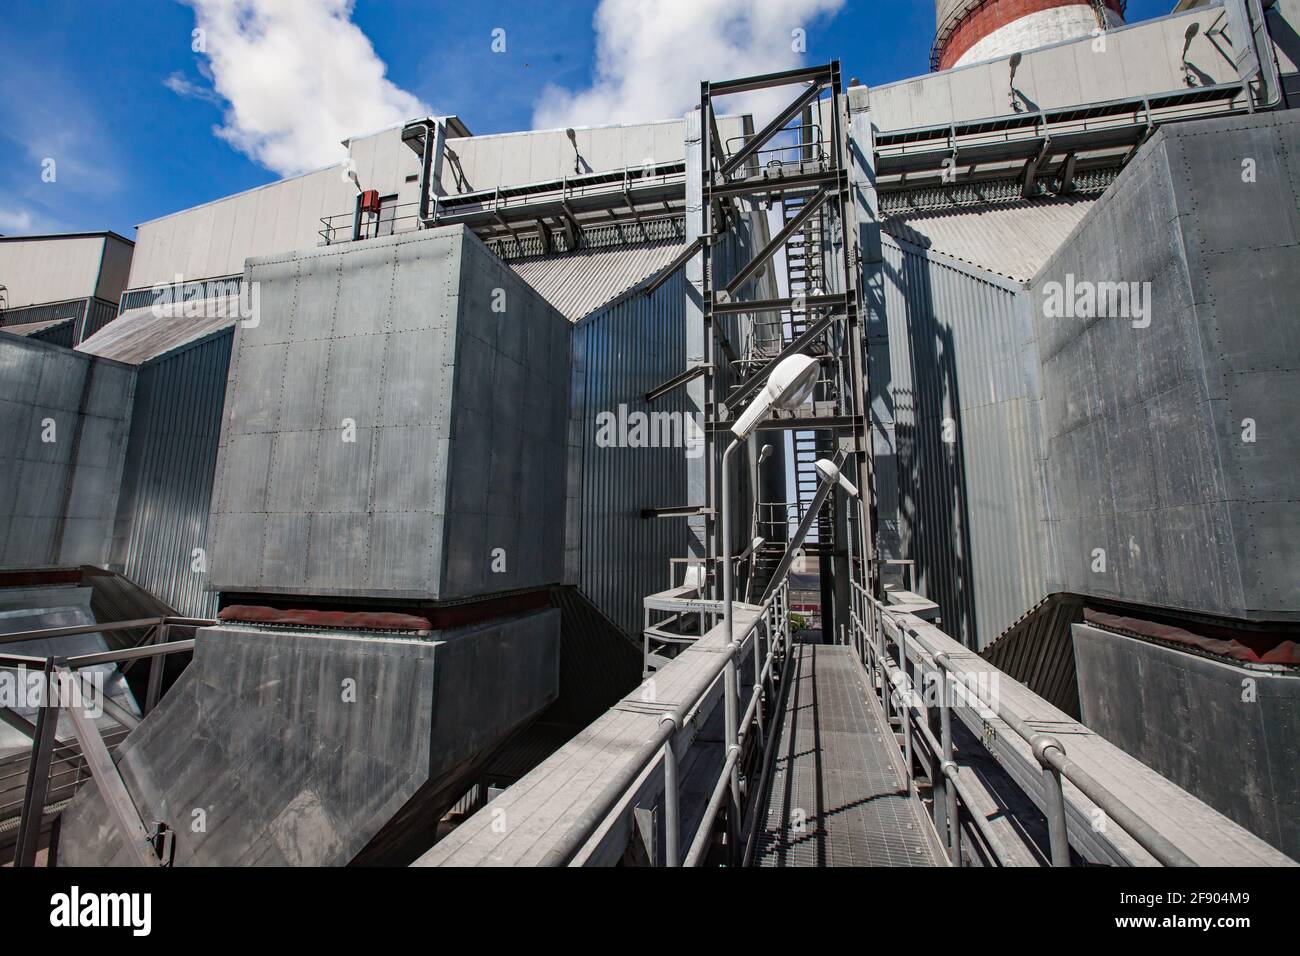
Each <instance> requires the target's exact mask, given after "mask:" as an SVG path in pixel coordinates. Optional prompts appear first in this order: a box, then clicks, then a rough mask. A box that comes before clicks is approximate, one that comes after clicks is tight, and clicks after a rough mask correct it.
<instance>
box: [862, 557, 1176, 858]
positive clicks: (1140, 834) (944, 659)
mask: <svg viewBox="0 0 1300 956" xmlns="http://www.w3.org/2000/svg"><path fill="white" fill-rule="evenodd" d="M851 584H852V591H853V594H854V596H855V601H854V603H855V604H857V605H859V606H860V607H861V608H862V609H863V610H865V611H866V612H867V613H866V614H865V615H863V614H860V613H859V611H858V609H857V608H854V609H851V610H850V615H849V616H850V620H851V625H852V627H853V629H854V637H855V643H857V645H858V650H859V654H860V656H861V658H862V660H863V663H864V665H866V666H868V667H869V668H870V669H871V670H872V671H873V672H876V671H878V672H879V673H880V675H881V682H880V693H881V696H882V699H883V702H884V703H885V707H886V716H888V714H889V709H890V705H891V704H892V703H893V701H894V700H897V701H898V703H899V704H900V705H901V706H902V707H903V708H905V710H906V713H905V714H904V713H900V718H901V720H902V723H903V725H904V746H905V747H906V749H907V750H908V752H909V757H908V761H907V773H908V785H909V787H910V786H911V780H912V766H911V759H910V751H911V732H912V729H913V728H912V724H913V719H914V718H915V723H916V728H917V729H918V730H919V732H920V733H921V735H922V737H923V738H924V739H925V741H926V743H927V744H928V745H929V746H930V747H931V748H932V750H933V751H934V752H935V753H936V754H937V755H939V758H940V760H941V769H942V772H943V774H944V777H945V779H946V780H951V781H953V790H952V791H951V793H952V795H953V796H960V797H961V799H962V802H963V803H964V804H965V805H966V806H967V808H968V809H969V808H970V805H971V804H970V801H969V799H968V797H967V796H966V795H965V794H964V793H963V791H964V790H965V787H964V785H963V782H962V781H961V772H960V771H961V768H960V767H959V766H958V765H957V764H956V762H955V761H954V760H953V753H954V751H953V747H952V740H951V734H950V733H949V732H948V727H949V724H950V721H951V714H950V711H951V710H952V709H953V704H951V703H950V702H949V700H948V682H949V681H950V680H951V681H953V682H954V685H955V686H960V687H961V688H962V690H961V693H962V694H963V695H964V696H966V697H967V698H969V699H970V700H971V701H973V702H974V703H976V704H978V705H979V706H982V707H984V708H986V709H987V710H988V711H989V712H990V713H992V714H995V715H997V717H998V718H1000V719H1001V720H1002V721H1003V722H1004V723H1005V724H1006V725H1007V726H1008V727H1010V728H1011V730H1012V731H1013V732H1014V733H1015V734H1016V735H1017V736H1018V737H1020V738H1021V739H1022V740H1023V741H1024V742H1025V743H1027V744H1028V745H1029V746H1030V748H1031V750H1032V752H1033V755H1034V758H1035V759H1036V760H1037V761H1038V763H1039V765H1040V766H1041V767H1042V769H1043V784H1044V803H1045V804H1046V815H1047V823H1048V836H1049V840H1050V844H1051V853H1052V863H1053V865H1054V866H1069V865H1070V848H1069V833H1068V828H1067V818H1066V808H1065V797H1064V791H1063V788H1062V784H1061V780H1062V778H1064V779H1065V780H1068V781H1070V783H1071V784H1073V785H1074V786H1075V787H1077V788H1078V789H1079V791H1080V792H1081V793H1083V795H1084V796H1085V797H1087V798H1088V799H1089V800H1091V801H1092V802H1093V803H1095V804H1096V805H1097V806H1098V807H1100V808H1101V810H1102V811H1103V812H1104V813H1105V814H1106V815H1107V816H1108V817H1109V818H1110V819H1112V820H1114V821H1115V823H1116V824H1118V826H1119V827H1120V829H1121V830H1123V831H1124V832H1125V833H1127V834H1128V835H1129V836H1130V837H1132V838H1133V840H1134V841H1135V842H1136V843H1137V844H1138V845H1139V846H1140V847H1142V849H1144V850H1146V851H1147V852H1148V853H1150V854H1151V855H1152V856H1153V857H1154V858H1155V859H1156V860H1157V861H1158V862H1160V863H1161V864H1163V865H1164V866H1195V865H1196V863H1195V862H1194V861H1193V860H1192V859H1191V858H1190V857H1189V856H1187V854H1186V853H1184V852H1183V851H1182V850H1180V849H1178V847H1176V846H1175V845H1174V844H1173V843H1172V842H1170V841H1169V840H1168V839H1167V838H1166V837H1164V836H1163V835H1162V834H1160V833H1159V832H1158V831H1157V830H1156V829H1155V828H1154V827H1152V826H1151V825H1150V824H1149V823H1147V822H1146V821H1145V820H1143V819H1142V818H1141V817H1140V816H1139V815H1138V814H1137V813H1136V812H1135V811H1134V810H1133V808H1132V807H1130V806H1128V804H1126V803H1125V802H1124V801H1123V800H1122V799H1121V798H1119V797H1118V796H1116V795H1115V794H1114V793H1113V792H1111V791H1110V790H1108V789H1107V788H1106V787H1105V786H1104V785H1103V784H1101V783H1100V782H1098V781H1097V780H1096V778H1094V777H1093V776H1092V775H1091V774H1089V773H1088V772H1087V771H1086V770H1084V769H1083V768H1082V767H1080V766H1079V765H1078V764H1076V763H1074V762H1073V761H1072V760H1070V759H1069V758H1068V756H1067V755H1066V752H1065V747H1064V745H1063V744H1062V743H1061V742H1060V741H1059V740H1058V739H1057V738H1056V737H1054V736H1052V735H1051V734H1045V733H1042V732H1040V731H1037V730H1035V729H1034V728H1032V727H1030V726H1029V725H1028V724H1027V723H1026V722H1025V721H1024V720H1023V719H1022V718H1021V717H1019V716H1018V715H1017V714H1014V713H1012V712H1011V711H1010V710H1009V709H1008V708H1007V707H1006V706H1005V705H1004V704H1003V703H1002V701H1001V700H1000V699H996V698H995V699H993V700H988V699H987V698H986V697H985V696H984V695H982V694H981V693H980V690H979V688H978V687H977V686H972V683H971V682H970V681H968V680H966V679H964V674H963V672H961V671H960V670H959V669H958V668H957V667H956V665H955V664H954V663H953V662H952V661H951V660H950V659H949V657H948V655H947V654H946V653H939V654H932V653H931V652H930V650H929V649H928V648H927V647H925V646H924V645H923V644H922V643H921V641H920V639H919V635H918V634H917V633H916V631H915V629H914V628H911V627H908V626H907V625H906V624H904V623H903V622H901V621H898V620H896V619H893V618H894V613H893V612H892V611H891V610H890V609H889V607H888V605H886V604H884V603H883V602H881V601H879V600H877V599H876V598H875V597H873V596H872V595H870V594H869V593H867V591H866V589H865V588H863V587H862V586H861V585H860V584H859V583H858V582H856V581H854V582H851ZM864 616H865V617H867V618H870V621H869V622H868V621H864V619H863V618H864ZM886 619H890V621H889V623H890V626H891V627H893V628H894V629H895V630H896V631H897V637H896V638H895V643H896V644H897V645H898V646H899V649H900V656H901V658H902V660H903V661H904V664H905V663H906V661H907V659H908V652H909V648H911V649H912V650H913V652H914V656H913V657H912V660H913V661H915V662H917V663H918V664H919V665H920V667H921V669H922V671H923V672H924V662H923V658H922V655H924V656H925V657H928V658H929V659H930V660H931V661H933V663H934V665H935V666H936V667H937V668H938V670H939V673H940V675H941V680H942V682H943V687H942V693H940V695H939V708H940V718H941V721H942V725H943V727H944V733H943V737H944V739H943V740H935V738H934V735H933V733H932V731H930V729H929V727H928V726H927V723H926V721H925V720H924V719H922V718H923V714H922V711H921V709H920V708H918V707H917V706H916V703H915V699H914V695H915V690H914V682H913V681H912V679H911V678H910V677H909V676H908V674H907V672H906V670H905V667H899V666H898V665H896V664H895V663H894V662H893V661H891V660H890V659H889V657H888V655H887V654H886V652H885V647H886V640H887V638H888V637H889V635H888V633H887V628H886V627H885V626H884V622H885V620H886ZM949 804H950V806H949V812H948V817H947V818H946V819H948V821H949V822H950V824H951V834H950V840H949V843H950V848H951V850H950V852H953V853H954V862H956V855H958V854H959V853H960V832H959V827H958V825H957V821H956V801H955V800H953V799H952V798H951V797H950V798H949ZM969 815H970V817H971V819H972V820H973V821H974V822H975V824H976V826H977V827H978V828H979V829H980V833H981V835H982V836H984V837H985V838H986V839H989V837H990V836H991V835H992V834H991V832H990V831H989V830H988V828H987V826H980V824H981V823H982V822H985V821H981V820H980V817H979V814H976V813H970V814H969ZM989 845H990V848H991V849H992V850H993V852H994V854H995V856H998V859H999V862H1005V860H1006V856H1005V850H1002V852H1001V853H999V850H998V847H999V845H1000V843H999V842H998V841H997V839H996V837H994V838H993V839H991V840H989Z"/></svg>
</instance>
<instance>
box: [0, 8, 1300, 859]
mask: <svg viewBox="0 0 1300 956" xmlns="http://www.w3.org/2000/svg"><path fill="white" fill-rule="evenodd" d="M1125 7H1126V5H1125V3H1124V2H1122V0H1105V2H1100V0H1097V2H1077V0H1033V2H1027V0H938V2H937V3H936V35H935V40H934V45H933V55H932V64H931V65H932V68H933V69H932V71H931V72H929V73H927V74H924V75H921V76H917V77H912V78H906V79H901V80H899V81H897V82H894V83H890V84H887V85H881V86H875V87H870V88H868V87H865V86H861V85H852V84H850V83H847V82H846V81H845V79H844V77H842V76H841V73H840V68H839V65H838V63H837V62H832V63H828V64H823V65H813V66H807V67H804V68H800V69H797V70H793V71H790V72H786V73H778V74H769V75H764V76H754V77H716V78H713V77H711V78H709V79H708V80H707V81H705V82H704V83H703V84H702V87H701V97H700V103H699V106H698V107H697V108H695V109H692V110H691V111H689V112H688V113H687V114H686V115H685V116H684V117H678V118H666V119H663V120H661V121H658V122H650V123H644V124H640V125H625V126H594V127H586V128H577V127H575V128H572V129H564V130H525V131H519V132H512V133H507V134H490V135H474V134H473V133H472V132H471V130H470V129H469V127H468V126H467V125H466V123H465V122H463V121H462V120H461V119H460V118H458V117H456V116H429V117H415V118H412V119H411V120H410V121H409V122H406V123H403V124H401V125H398V126H394V127H392V128H389V129H385V130H380V131H377V132H372V133H369V134H364V135H361V134H359V135H357V136H354V137H352V138H351V139H349V140H347V141H346V142H345V143H344V145H345V146H346V148H347V152H348V158H347V160H346V161H345V162H342V163H340V164H338V165H336V166H331V167H328V168H325V169H321V170H317V171H314V172H311V173H307V174H305V175H301V176H296V177H291V178H287V179H284V180H281V181H278V182H274V183H271V184H269V185H266V186H262V187H259V188H257V189H253V190H250V191H247V192H243V193H239V194H237V195H234V196H229V197H224V198H218V199H215V200H214V201H212V202H209V203H207V204H204V205H201V206H197V207H195V208H192V209H186V210H181V211H178V212H176V213H173V214H171V215H168V216H165V217H162V218H160V219H155V220H152V221H150V222H145V223H142V224H140V225H139V227H138V230H137V237H136V240H135V243H134V252H133V254H132V249H131V244H130V243H128V242H126V240H122V239H121V238H120V237H117V236H115V235H113V234H111V233H107V234H97V235H96V236H89V237H80V236H79V237H32V238H28V239H18V238H5V239H0V285H3V286H6V287H7V289H6V294H8V296H9V298H8V299H7V300H6V303H5V304H4V305H3V306H0V310H2V311H0V324H2V325H3V331H4V332H7V333H12V334H6V335H0V415H3V423H4V427H3V430H2V434H3V435H4V436H5V437H4V440H3V442H2V443H0V488H2V489H3V491H2V492H0V494H3V495H4V496H5V497H4V499H3V501H0V642H2V643H3V644H4V647H3V649H2V653H0V668H7V669H9V672H10V673H14V672H18V671H19V670H22V671H27V672H36V671H40V672H43V673H45V674H46V675H47V676H54V675H58V674H61V673H63V672H64V671H65V670H82V669H86V668H99V669H100V672H102V673H103V674H105V675H106V677H105V680H107V681H108V682H109V686H110V687H111V688H112V691H111V693H106V694H105V697H106V699H107V700H109V703H108V704H106V705H105V707H104V709H103V711H104V712H103V714H101V715H99V716H98V717H96V718H94V719H89V718H87V717H86V714H85V713H84V712H83V711H82V710H80V709H79V708H78V707H75V706H64V705H61V704H59V703H58V702H47V703H45V704H38V705H36V706H32V707H28V708H26V709H19V708H14V707H0V717H3V719H4V722H5V726H4V728H3V729H4V730H5V732H6V733H7V734H8V736H5V737H0V745H3V748H4V749H3V750H0V766H3V767H4V768H5V772H4V776H3V779H4V780H5V781H6V782H5V783H4V784H0V853H7V854H10V855H11V856H12V859H13V860H14V861H15V862H16V863H18V864H19V865H31V864H32V863H34V862H36V861H37V860H38V859H41V860H45V861H52V862H57V863H58V864H60V865H62V864H73V865H77V864H90V865H127V864H132V865H148V866H155V865H286V864H289V865H312V866H326V865H349V864H352V865H364V864H389V865H391V864H401V865H405V864H415V865H422V866H424V865H453V866H455V865H534V864H552V865H615V864H622V865H645V864H651V865H682V864H690V865H701V864H705V863H709V864H726V865H741V864H745V865H773V866H799V865H838V864H849V865H868V864H869V865H933V866H947V865H957V866H963V865H965V866H986V865H1015V866H1034V865H1048V864H1050V865H1056V866H1063V865H1071V864H1090V865H1114V866H1130V865H1270V866H1273V865H1278V866H1288V865H1296V862H1297V860H1300V822H1298V821H1300V813H1298V812H1297V810H1298V809H1300V807H1298V806H1297V800H1298V799H1300V798H1298V796H1297V794H1298V793H1300V788H1297V786H1296V782H1297V780H1298V779H1300V754H1298V753H1297V750H1296V746H1295V740H1296V739H1297V737H1298V736H1300V652H1297V639H1296V628H1297V621H1298V620H1300V553H1298V552H1297V548H1296V547H1295V545H1294V542H1295V541H1296V540H1300V500H1298V497H1297V492H1298V491H1300V481H1298V479H1297V477H1296V476H1297V475H1298V474H1300V469H1298V468H1297V463H1298V461H1300V432H1298V431H1297V429H1298V428H1300V426H1298V425H1297V423H1296V416H1295V414H1294V410H1295V408H1294V406H1295V402H1294V400H1293V398H1292V397H1291V396H1293V395H1294V394H1295V393H1296V388H1295V385H1296V382H1297V377H1298V376H1300V334H1297V333H1296V332H1295V330H1294V328H1293V325H1292V323H1291V322H1290V321H1289V319H1288V317H1289V316H1290V315H1291V314H1292V313H1293V312H1294V311H1295V309H1296V307H1297V306H1298V305H1300V279H1297V276H1300V268H1298V267H1297V265H1298V264H1300V263H1297V262H1296V261H1294V260H1296V259H1297V257H1298V256H1300V199H1298V198H1297V197H1300V112H1297V111H1296V110H1295V109H1293V108H1292V107H1293V106H1296V105H1300V104H1296V103H1295V102H1293V101H1294V100H1295V98H1296V97H1297V96H1300V69H1298V68H1297V63H1298V62H1300V42H1298V41H1297V39H1296V38H1297V32H1296V31H1297V29H1300V0H1278V2H1274V3H1260V2H1259V0H1228V2H1226V3H1222V4H1220V3H1208V2H1203V3H1195V2H1192V3H1188V2H1183V3H1179V4H1178V5H1177V8H1176V9H1175V10H1173V11H1172V12H1171V13H1170V15H1168V16H1165V17H1161V18H1158V19H1155V20H1150V21H1146V22H1138V23H1133V24H1126V23H1125V21H1124V15H1125ZM757 90H773V91H781V92H782V93H783V94H784V96H785V98H786V101H787V102H788V105H787V106H786V107H785V108H784V109H782V110H781V111H780V112H778V113H776V114H775V115H774V116H761V115H760V116H755V115H750V114H748V113H746V112H744V111H741V110H737V109H735V108H734V103H735V102H736V100H735V99H734V98H735V97H737V96H739V95H742V94H746V93H752V92H754V91H757ZM96 251H97V252H98V255H99V256H100V260H99V263H98V266H97V267H96V266H92V265H91V260H92V259H94V257H95V254H96ZM1288 263H1290V264H1289V265H1288ZM105 302H109V303H112V309H111V317H106V316H103V315H101V311H102V309H101V307H102V305H103V303H105ZM65 306H66V308H65ZM65 313H66V315H65ZM58 323H63V324H62V325H59V324H58ZM55 330H61V331H57V333H56V331H55ZM65 333H66V334H65ZM813 588H819V589H820V590H819V592H818V591H814V590H810V589H813ZM814 594H816V596H817V597H818V598H819V600H818V601H817V603H816V605H815V607H816V609H817V610H816V614H815V616H813V620H814V622H815V623H816V624H817V625H819V626H818V628H817V630H816V631H815V632H811V633H810V632H807V631H803V632H800V633H796V630H795V629H794V628H792V627H791V623H790V622H791V613H792V603H793V604H794V605H796V609H798V610H804V611H808V610H810V609H811V608H812V607H813V606H814V605H813V604H812V603H810V602H811V600H812V596H813V595H814ZM70 640H77V641H79V642H80V644H79V645H78V646H76V647H70V646H68V645H67V644H66V642H67V641H70ZM61 642H64V643H61ZM3 673H4V671H0V674H3ZM503 815H504V816H507V817H508V818H509V819H510V820H511V821H513V822H512V823H511V825H510V826H506V827H502V826H500V825H499V824H498V820H499V818H500V817H502V816H503ZM1099 820H1100V821H1101V823H1100V824H1099V823H1098V821H1099ZM199 821H201V825H200V823H199Z"/></svg>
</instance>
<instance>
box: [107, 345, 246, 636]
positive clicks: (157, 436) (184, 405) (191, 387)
mask: <svg viewBox="0 0 1300 956" xmlns="http://www.w3.org/2000/svg"><path fill="white" fill-rule="evenodd" d="M233 337H234V330H233V329H227V330H225V331H222V332H220V333H218V334H216V335H215V336H213V337H212V338H209V339H205V340H202V341H200V342H197V343H195V344H194V345H191V346H188V347H186V348H183V349H181V350H179V351H177V352H174V353H171V354H169V355H164V356H161V357H159V358H157V359H155V360H153V361H150V362H146V363H145V364H144V365H141V366H140V370H139V376H138V379H137V385H136V395H135V413H134V418H133V420H132V423H131V437H130V440H129V441H128V444H127V456H126V467H125V468H124V469H123V476H122V493H121V497H120V498H119V501H118V517H117V528H116V533H115V536H114V556H113V566H114V568H118V569H121V571H122V573H123V574H125V575H126V576H127V577H128V578H130V579H131V580H132V581H134V582H135V583H136V584H138V585H140V586H141V587H143V588H145V589H146V590H147V591H149V592H150V593H151V594H154V595H156V596H157V597H159V598H161V599H162V600H164V601H166V602H167V603H168V604H169V605H171V606H172V607H173V608H175V609H176V610H177V611H178V612H180V613H181V614H182V615H189V616H195V617H212V616H214V615H215V613H216V607H217V600H216V594H215V593H209V592H205V591H204V586H205V585H206V583H207V574H206V573H205V572H204V571H203V570H199V571H196V570H195V556H194V549H195V548H203V547H205V545H206V538H207V527H208V510H209V507H210V505H211V501H212V481H213V475H214V473H215V470H216V459H217V440H218V437H219V435H220V431H221V410H222V407H223V402H224V398H225V393H226V373H227V369H228V367H229V365H230V347H231V342H232V340H233Z"/></svg>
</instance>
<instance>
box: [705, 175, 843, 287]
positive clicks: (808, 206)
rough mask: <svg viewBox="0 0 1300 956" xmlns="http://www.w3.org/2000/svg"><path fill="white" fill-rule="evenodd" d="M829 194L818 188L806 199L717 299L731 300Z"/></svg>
mask: <svg viewBox="0 0 1300 956" xmlns="http://www.w3.org/2000/svg"><path fill="white" fill-rule="evenodd" d="M829 195H830V193H829V192H828V191H827V190H825V189H819V190H818V191H817V193H816V194H815V195H814V196H813V197H812V199H810V200H808V202H807V203H805V204H804V207H803V208H802V209H800V210H799V214H798V215H797V216H795V217H794V218H793V219H791V220H790V221H789V222H787V223H786V224H785V228H783V229H782V230H781V231H780V232H778V233H777V234H776V235H775V236H773V237H772V239H771V240H770V241H769V242H768V244H767V245H765V246H764V247H763V248H762V249H760V250H759V251H758V252H756V253H754V258H752V259H750V260H749V261H748V262H747V263H745V265H744V267H743V268H741V269H740V271H739V272H737V273H736V274H735V276H733V277H732V280H731V281H730V282H728V283H727V287H726V288H725V289H723V290H722V292H721V294H720V295H719V297H718V298H719V300H720V301H722V302H730V301H732V299H734V298H735V295H736V293H737V292H739V291H740V289H742V288H743V287H744V285H745V283H746V282H748V281H749V280H750V279H752V278H753V277H754V274H755V273H757V272H758V270H759V269H761V268H762V267H763V266H764V265H766V264H767V261H768V260H769V259H771V258H772V257H773V256H774V255H776V251H777V250H778V249H781V248H783V247H784V246H785V244H786V242H788V241H789V239H790V237H791V236H792V235H794V234H795V233H796V232H798V231H799V230H800V229H802V228H803V226H804V223H806V222H807V221H808V220H809V219H811V218H812V216H813V214H814V213H815V212H817V210H818V209H820V208H821V207H822V204H823V203H824V202H826V199H827V197H828V196H829Z"/></svg>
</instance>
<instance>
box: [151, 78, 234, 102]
mask: <svg viewBox="0 0 1300 956" xmlns="http://www.w3.org/2000/svg"><path fill="white" fill-rule="evenodd" d="M163 86H165V87H167V89H169V90H171V91H172V92H173V93H175V94H176V95H177V96H183V97H185V98H186V99H190V100H203V101H204V102H206V103H216V104H217V105H218V106H220V105H221V104H222V103H224V102H225V101H224V100H223V99H222V98H221V97H220V96H218V95H217V94H216V93H215V92H214V91H213V90H211V89H209V88H208V87H206V86H199V84H197V83H192V82H190V80H188V79H187V78H186V76H185V74H184V73H182V72H180V70H177V71H176V72H175V73H173V74H171V76H169V77H167V79H165V80H163Z"/></svg>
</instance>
